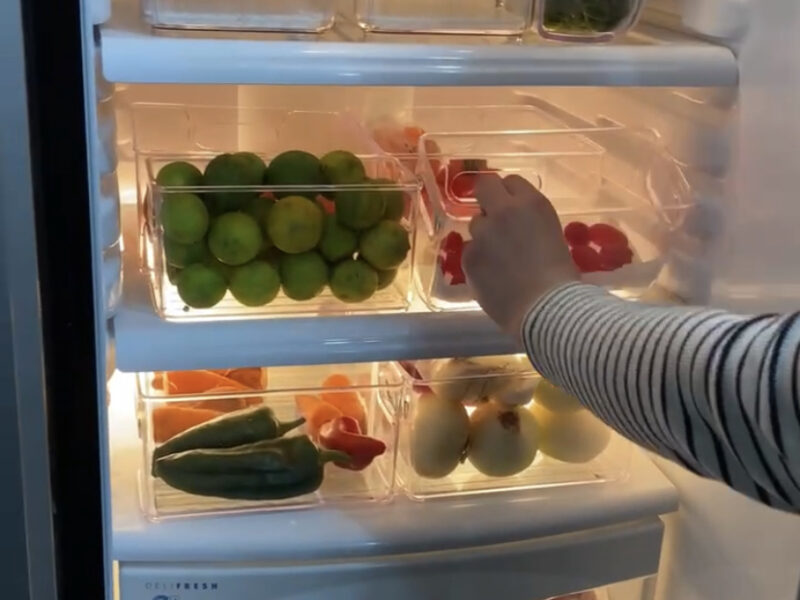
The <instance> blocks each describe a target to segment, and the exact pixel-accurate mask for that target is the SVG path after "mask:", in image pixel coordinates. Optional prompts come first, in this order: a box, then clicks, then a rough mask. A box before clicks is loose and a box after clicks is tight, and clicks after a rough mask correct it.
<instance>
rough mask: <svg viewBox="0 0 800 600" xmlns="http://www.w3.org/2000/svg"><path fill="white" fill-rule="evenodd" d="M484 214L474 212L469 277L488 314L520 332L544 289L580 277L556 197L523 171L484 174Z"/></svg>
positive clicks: (466, 261) (480, 189)
mask: <svg viewBox="0 0 800 600" xmlns="http://www.w3.org/2000/svg"><path fill="white" fill-rule="evenodd" d="M476 196H477V199H478V203H479V204H480V206H481V208H482V209H483V213H484V214H483V215H478V216H476V217H473V219H472V222H471V223H470V226H469V230H470V235H471V236H472V241H471V242H470V243H469V244H467V247H466V249H465V250H464V256H463V259H462V263H463V267H464V271H465V273H466V275H467V282H468V283H469V285H470V287H471V288H472V292H473V294H474V296H475V299H476V300H477V301H478V303H479V304H480V305H481V307H482V308H483V310H484V311H486V314H488V315H489V317H491V318H492V320H494V321H495V322H496V323H497V324H498V325H500V327H501V328H502V329H503V330H504V331H506V332H507V333H509V334H511V335H514V336H519V334H520V329H521V327H522V320H523V319H524V318H525V313H526V311H527V310H528V309H529V308H530V306H531V305H532V304H533V303H534V302H536V300H538V299H539V298H540V297H541V296H542V295H544V294H545V293H546V292H547V291H549V290H550V289H552V288H554V287H557V286H559V285H562V284H565V283H568V282H570V281H576V280H578V279H579V274H578V270H577V268H576V267H575V264H574V263H573V262H572V257H571V256H570V253H569V248H568V247H567V243H566V241H565V240H564V234H563V233H562V230H561V223H560V222H559V220H558V216H557V215H556V211H555V209H554V208H553V205H552V204H550V201H549V200H548V199H547V198H546V197H545V196H544V194H542V193H541V192H540V191H539V190H537V189H536V188H535V187H533V186H532V185H531V184H530V183H528V182H527V181H525V180H524V179H523V178H522V177H520V176H518V175H510V176H508V177H506V178H505V179H501V178H500V177H499V176H497V175H483V176H481V178H480V179H479V181H478V185H477V188H476Z"/></svg>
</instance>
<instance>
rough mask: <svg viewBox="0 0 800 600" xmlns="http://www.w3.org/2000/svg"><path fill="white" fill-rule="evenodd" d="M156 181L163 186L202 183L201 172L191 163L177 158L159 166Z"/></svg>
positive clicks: (185, 185)
mask: <svg viewBox="0 0 800 600" xmlns="http://www.w3.org/2000/svg"><path fill="white" fill-rule="evenodd" d="M156 182H157V183H158V185H163V186H164V187H173V186H175V187H177V186H184V187H194V186H200V185H203V174H202V173H201V172H200V169H198V168H197V167H195V166H194V165H193V164H191V163H188V162H184V161H182V160H179V161H176V162H171V163H169V164H166V165H164V166H163V167H161V169H159V171H158V175H156Z"/></svg>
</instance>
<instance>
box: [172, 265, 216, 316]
mask: <svg viewBox="0 0 800 600" xmlns="http://www.w3.org/2000/svg"><path fill="white" fill-rule="evenodd" d="M177 286H178V295H179V296H180V297H181V300H183V301H184V302H185V303H186V305H187V306H191V307H192V308H211V307H212V306H214V305H215V304H217V303H218V302H219V301H220V300H222V298H223V297H224V296H225V292H226V291H227V289H228V284H227V282H226V281H225V277H223V276H222V275H221V274H220V272H219V271H217V270H216V269H213V268H211V267H208V266H206V265H203V264H194V265H189V266H188V267H186V268H185V269H184V270H183V271H181V272H180V274H179V275H178V280H177Z"/></svg>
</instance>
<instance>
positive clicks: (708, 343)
mask: <svg viewBox="0 0 800 600" xmlns="http://www.w3.org/2000/svg"><path fill="white" fill-rule="evenodd" d="M522 334H523V341H524V343H525V348H526V350H527V352H528V355H529V356H530V358H531V361H532V363H533V365H534V366H535V367H536V369H537V370H538V371H539V372H540V373H542V375H544V376H545V377H547V378H548V379H551V380H552V381H554V382H555V383H557V384H559V385H561V386H563V387H564V388H566V389H567V390H569V391H570V392H571V393H573V394H574V395H575V396H577V397H578V398H579V399H580V400H581V402H582V403H583V404H584V405H585V406H586V407H587V408H589V409H590V410H591V411H593V412H594V413H595V414H596V415H597V416H599V417H600V418H601V419H603V420H604V421H605V422H606V423H608V424H609V425H610V426H611V427H613V428H614V429H616V430H617V431H618V432H620V433H621V434H622V435H624V436H626V437H628V438H630V439H631V440H633V441H635V442H636V443H637V444H639V445H641V446H643V447H645V448H647V449H649V450H652V451H654V452H657V453H658V454H660V455H662V456H665V457H667V458H669V459H671V460H674V461H676V462H678V463H679V464H681V465H683V466H684V467H686V468H688V469H690V470H692V471H694V472H696V473H698V474H700V475H704V476H706V477H712V478H715V479H718V480H720V481H723V482H725V483H726V484H728V485H729V486H731V487H733V488H734V489H736V490H738V491H740V492H742V493H744V494H746V495H748V496H750V497H751V498H754V499H756V500H758V501H760V502H763V503H765V504H769V505H770V506H774V507H776V508H781V509H784V510H791V511H800V313H798V314H794V315H787V316H775V315H762V316H757V317H745V316H739V315H733V314H730V313H726V312H723V311H719V310H713V309H707V308H689V307H660V306H650V305H645V304H638V303H634V302H628V301H625V300H620V299H618V298H616V297H614V296H612V295H611V294H608V293H607V292H605V291H604V290H602V289H601V288H598V287H595V286H590V285H584V284H580V283H573V284H569V285H565V286H562V287H559V288H556V289H554V290H552V291H550V292H549V293H548V294H547V295H546V296H545V297H543V298H542V299H541V300H539V301H538V302H537V303H536V304H535V305H534V306H533V307H532V308H531V310H530V311H529V312H528V314H527V317H526V318H525V320H524V322H523V332H522Z"/></svg>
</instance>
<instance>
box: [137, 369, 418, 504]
mask: <svg viewBox="0 0 800 600" xmlns="http://www.w3.org/2000/svg"><path fill="white" fill-rule="evenodd" d="M400 384H401V379H400V377H399V373H398V372H397V369H396V367H394V365H392V364H381V363H373V364H363V365H341V366H336V365H327V366H323V367H284V368H269V369H267V368H260V367H254V368H239V369H224V370H215V371H211V370H204V371H168V372H157V373H140V374H139V375H138V381H137V397H138V402H137V404H138V410H137V413H138V421H139V436H140V438H141V442H142V449H143V460H142V464H141V469H140V492H141V493H140V495H141V498H142V503H143V508H144V510H145V513H146V514H147V516H148V517H149V518H151V519H162V518H166V517H173V516H190V515H201V514H221V513H230V512H242V511H254V510H260V511H263V510H273V509H292V508H303V507H309V506H314V505H320V504H335V505H337V506H339V505H345V504H349V503H354V502H355V503H358V502H382V501H387V500H389V499H391V497H392V495H393V493H394V481H395V477H394V466H395V451H396V447H397V443H396V440H397V428H398V416H397V406H398V404H399V402H400V400H401V390H402V388H401V385H400Z"/></svg>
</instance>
